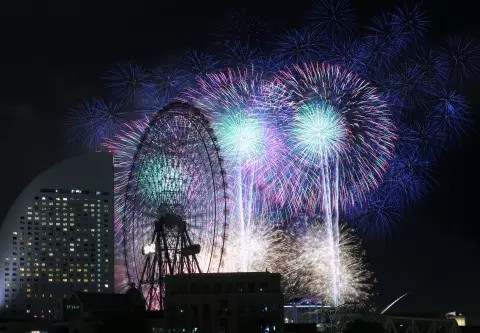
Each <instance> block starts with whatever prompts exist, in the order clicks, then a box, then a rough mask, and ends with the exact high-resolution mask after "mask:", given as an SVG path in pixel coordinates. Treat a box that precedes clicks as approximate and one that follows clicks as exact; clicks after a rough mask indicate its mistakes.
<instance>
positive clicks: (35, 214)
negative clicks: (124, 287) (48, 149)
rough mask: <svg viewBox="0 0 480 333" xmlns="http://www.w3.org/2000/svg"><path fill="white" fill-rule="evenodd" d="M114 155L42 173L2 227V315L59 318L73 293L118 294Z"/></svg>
mask: <svg viewBox="0 0 480 333" xmlns="http://www.w3.org/2000/svg"><path fill="white" fill-rule="evenodd" d="M113 228H114V225H113V160H112V156H111V155H110V154H108V153H89V154H85V155H81V156H77V157H74V158H71V159H67V160H65V161H63V162H61V163H59V164H56V165H54V166H53V167H51V168H49V169H47V170H46V171H44V172H43V173H41V174H40V175H39V176H37V177H36V178H35V179H34V180H33V181H32V182H31V183H30V184H29V185H28V186H27V187H26V188H25V189H24V190H23V191H22V193H21V194H20V196H19V197H18V198H17V200H16V201H15V202H14V204H13V206H12V207H11V208H10V211H9V212H8V214H7V216H6V218H5V220H4V221H3V223H2V225H1V227H0V313H1V315H3V316H9V317H27V318H28V317H34V318H45V319H57V318H58V317H59V315H60V313H61V308H60V306H61V300H62V298H64V297H66V295H69V294H71V293H72V292H73V291H82V292H113V287H114V286H113V284H114V269H113V264H114V253H113V252H114V248H113V244H114V240H113V235H114V232H113V231H114V230H113Z"/></svg>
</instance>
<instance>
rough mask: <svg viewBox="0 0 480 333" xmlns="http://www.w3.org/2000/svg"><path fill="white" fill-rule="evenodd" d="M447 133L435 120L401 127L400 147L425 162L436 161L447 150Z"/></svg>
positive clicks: (416, 122) (415, 122)
mask: <svg viewBox="0 0 480 333" xmlns="http://www.w3.org/2000/svg"><path fill="white" fill-rule="evenodd" d="M446 135H447V133H446V130H445V128H444V127H443V126H442V124H441V123H440V122H439V121H438V120H436V119H434V118H426V119H424V120H422V121H421V122H420V121H414V122H413V123H412V124H411V125H409V126H404V125H403V126H401V127H400V135H399V141H398V146H399V149H406V151H410V152H412V153H413V154H415V155H416V156H419V158H421V159H422V160H425V161H436V160H437V159H438V157H439V156H440V154H441V153H442V152H443V151H444V150H445V141H446V138H447V136H446Z"/></svg>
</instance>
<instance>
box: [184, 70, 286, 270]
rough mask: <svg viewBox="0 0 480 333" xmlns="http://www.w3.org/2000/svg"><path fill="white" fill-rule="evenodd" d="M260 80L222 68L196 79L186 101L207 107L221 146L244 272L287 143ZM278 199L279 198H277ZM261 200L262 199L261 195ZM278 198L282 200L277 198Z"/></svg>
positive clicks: (246, 72)
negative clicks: (250, 240) (252, 230)
mask: <svg viewBox="0 0 480 333" xmlns="http://www.w3.org/2000/svg"><path fill="white" fill-rule="evenodd" d="M264 84H265V83H264V79H263V77H262V75H261V73H257V72H255V70H254V69H253V68H252V69H243V70H241V69H238V70H231V69H229V70H226V71H223V72H219V73H215V74H208V75H207V76H206V77H205V78H200V79H199V81H198V85H197V87H196V88H195V89H189V90H188V91H187V93H186V94H185V97H184V100H185V101H187V102H192V103H193V104H194V105H196V106H198V107H200V108H201V109H203V110H206V111H207V112H208V114H209V117H210V118H211V122H212V127H213V129H214V131H215V133H216V135H217V137H218V143H219V146H220V149H221V150H220V151H221V154H222V156H223V157H224V159H225V162H226V163H225V165H226V168H227V170H229V172H228V174H229V184H230V197H231V198H233V200H231V208H230V211H231V212H232V213H233V214H232V218H233V225H232V224H231V225H230V229H231V230H232V229H233V230H235V231H234V233H235V232H236V237H237V238H238V239H240V240H241V242H242V244H243V246H241V247H240V248H241V249H242V250H241V253H243V255H242V258H243V259H242V265H241V267H242V269H241V270H242V271H246V270H247V269H248V266H249V265H248V261H249V259H248V256H249V250H248V235H249V230H250V227H251V226H252V225H253V224H254V223H255V221H254V217H257V216H260V217H261V216H262V215H263V214H264V212H265V211H266V210H267V206H268V204H269V202H268V200H267V198H268V197H269V195H268V194H267V193H268V192H269V191H275V188H274V185H273V183H272V182H273V181H274V180H275V178H277V177H275V174H276V167H277V166H278V165H279V164H280V161H281V159H282V158H283V157H284V156H286V147H285V146H284V145H283V144H282V139H281V137H280V135H279V133H278V131H277V130H276V128H275V127H274V126H272V124H271V123H270V119H271V115H270V114H269V110H268V108H266V107H265V105H266V103H264V102H262V100H261V98H263V96H264V95H263V94H262V90H263V86H264ZM277 198H279V197H277ZM263 199H265V200H263ZM279 200H280V199H279Z"/></svg>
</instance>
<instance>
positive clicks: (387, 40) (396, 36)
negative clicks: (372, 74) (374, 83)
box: [365, 12, 408, 70]
mask: <svg viewBox="0 0 480 333" xmlns="http://www.w3.org/2000/svg"><path fill="white" fill-rule="evenodd" d="M365 42H366V43H367V45H368V47H369V48H370V50H371V52H372V57H371V59H370V65H371V66H372V67H373V68H374V69H375V68H376V69H377V70H378V69H380V68H381V67H379V65H386V64H389V63H390V62H391V61H392V59H393V58H394V57H395V56H397V55H398V53H399V52H400V51H401V50H402V49H403V48H404V47H405V46H406V45H407V43H408V33H407V32H406V31H404V30H403V29H402V27H401V26H400V25H399V24H397V23H396V22H395V20H394V17H393V15H392V14H391V13H387V12H382V13H381V14H380V15H378V16H376V17H374V18H373V20H372V24H371V25H370V26H368V27H367V31H366V35H365Z"/></svg>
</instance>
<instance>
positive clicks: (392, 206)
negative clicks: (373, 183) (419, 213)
mask: <svg viewBox="0 0 480 333" xmlns="http://www.w3.org/2000/svg"><path fill="white" fill-rule="evenodd" d="M403 211H404V210H403V207H402V206H401V205H400V204H399V203H398V201H396V198H395V197H394V196H391V193H389V192H388V191H384V189H383V188H382V187H381V188H379V189H377V190H376V191H374V192H373V193H371V194H370V195H369V196H368V197H367V199H366V201H364V202H362V203H358V204H357V205H356V206H354V207H353V208H352V209H351V210H350V211H349V212H347V213H346V219H347V221H348V223H349V224H350V225H352V226H354V227H355V229H356V230H357V231H358V232H360V233H362V234H364V235H367V236H376V235H384V234H388V233H389V232H390V231H391V230H392V227H394V226H395V225H396V223H398V221H399V220H400V218H401V216H402V214H403Z"/></svg>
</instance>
